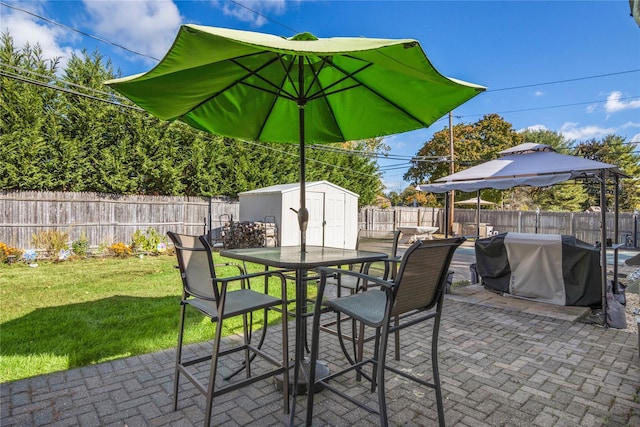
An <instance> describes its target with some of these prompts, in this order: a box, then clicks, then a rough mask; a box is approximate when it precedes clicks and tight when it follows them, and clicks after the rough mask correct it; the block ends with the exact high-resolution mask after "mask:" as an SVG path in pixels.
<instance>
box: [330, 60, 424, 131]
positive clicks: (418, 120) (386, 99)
mask: <svg viewBox="0 0 640 427" xmlns="http://www.w3.org/2000/svg"><path fill="white" fill-rule="evenodd" d="M369 65H372V64H369ZM333 67H334V68H335V69H336V70H338V71H340V72H342V73H343V74H344V75H345V76H346V77H349V78H352V79H353V80H355V81H356V82H358V83H359V84H360V85H361V86H362V87H364V88H366V89H367V90H369V91H370V92H371V93H373V94H374V95H376V96H377V97H378V98H380V99H382V100H383V101H384V102H386V103H387V104H389V105H391V106H393V108H395V109H397V110H398V111H402V112H403V113H404V114H405V115H406V116H407V117H410V118H411V119H412V120H415V121H416V122H418V123H421V124H422V125H424V127H429V125H428V124H426V123H424V122H423V121H422V120H420V119H419V118H418V117H416V116H414V115H413V114H411V113H410V112H408V111H407V110H406V109H404V108H402V107H401V106H400V105H398V104H396V103H395V102H393V101H391V100H390V99H389V98H387V97H385V96H383V95H382V94H381V93H380V92H378V91H377V90H373V88H371V87H369V86H367V85H366V84H364V83H363V82H361V81H360V80H358V79H357V78H356V76H355V74H351V73H348V72H347V71H345V70H343V69H342V68H340V67H338V66H337V65H335V64H333ZM359 71H360V70H359ZM359 71H358V72H359Z"/></svg>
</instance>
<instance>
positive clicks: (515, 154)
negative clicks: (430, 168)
mask: <svg viewBox="0 0 640 427" xmlns="http://www.w3.org/2000/svg"><path fill="white" fill-rule="evenodd" d="M500 154H501V157H500V158H498V159H495V160H490V161H488V162H485V163H482V164H479V165H477V166H474V167H471V168H468V169H465V170H463V171H460V172H457V173H454V174H452V175H448V176H445V177H443V178H440V179H438V180H436V181H435V183H433V184H422V185H418V189H419V190H421V191H427V192H431V193H444V192H447V191H452V190H456V191H464V192H472V191H477V190H480V189H483V188H495V189H498V190H504V189H506V188H511V187H516V186H520V185H529V186H533V187H548V186H550V185H553V184H557V183H559V182H562V181H567V180H570V179H577V178H590V177H593V176H595V175H597V174H599V173H600V172H601V171H602V170H604V171H605V173H606V174H607V175H609V176H613V175H620V176H624V174H623V173H622V172H621V171H620V170H619V169H618V168H617V167H616V166H615V165H611V164H609V163H603V162H598V161H595V160H589V159H584V158H582V157H576V156H570V155H566V154H560V153H558V152H556V151H555V150H554V149H553V148H552V147H550V146H548V145H544V144H535V143H531V142H528V143H524V144H520V145H518V146H516V147H513V148H509V149H507V150H503V151H501V152H500Z"/></svg>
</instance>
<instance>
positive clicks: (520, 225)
mask: <svg viewBox="0 0 640 427" xmlns="http://www.w3.org/2000/svg"><path fill="white" fill-rule="evenodd" d="M518 233H522V212H521V211H518Z"/></svg>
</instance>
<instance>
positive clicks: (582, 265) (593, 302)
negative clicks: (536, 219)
mask: <svg viewBox="0 0 640 427" xmlns="http://www.w3.org/2000/svg"><path fill="white" fill-rule="evenodd" d="M475 251H476V264H477V266H476V268H477V272H478V275H479V276H480V277H481V278H482V283H483V285H484V286H485V287H486V288H487V289H489V290H493V291H497V292H502V293H507V294H510V295H513V296H517V297H521V298H527V299H532V300H536V301H542V302H547V303H551V304H559V305H576V306H583V307H599V306H601V305H602V297H601V295H602V290H601V288H602V284H601V283H600V259H599V257H600V253H599V250H598V249H597V248H595V247H594V246H592V245H589V244H587V243H585V242H583V241H581V240H578V239H576V238H575V237H574V236H566V235H544V234H526V233H503V234H498V235H496V236H492V237H488V238H485V239H478V240H477V241H476V244H475Z"/></svg>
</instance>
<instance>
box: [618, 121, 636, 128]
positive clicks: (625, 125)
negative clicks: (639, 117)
mask: <svg viewBox="0 0 640 427" xmlns="http://www.w3.org/2000/svg"><path fill="white" fill-rule="evenodd" d="M629 128H640V123H637V122H627V123H625V124H623V125H622V126H620V129H629Z"/></svg>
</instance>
